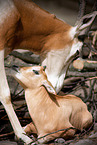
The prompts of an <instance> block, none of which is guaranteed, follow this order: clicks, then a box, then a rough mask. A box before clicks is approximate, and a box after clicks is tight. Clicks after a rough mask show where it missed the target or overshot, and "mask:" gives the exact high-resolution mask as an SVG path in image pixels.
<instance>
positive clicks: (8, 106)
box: [0, 50, 32, 144]
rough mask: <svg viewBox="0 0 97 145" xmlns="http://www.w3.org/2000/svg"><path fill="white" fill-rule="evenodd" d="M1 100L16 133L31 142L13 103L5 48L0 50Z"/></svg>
mask: <svg viewBox="0 0 97 145" xmlns="http://www.w3.org/2000/svg"><path fill="white" fill-rule="evenodd" d="M0 101H1V103H2V104H3V106H4V108H5V110H6V112H7V115H8V117H9V120H10V122H11V125H12V127H13V129H14V133H15V135H16V136H17V137H18V138H20V139H22V140H23V141H24V142H25V143H26V144H28V143H30V142H31V141H32V140H31V139H30V138H29V137H28V136H26V135H25V132H24V130H23V128H22V127H21V125H20V122H19V120H18V118H17V116H16V114H15V112H14V109H13V106H12V103H11V97H10V90H9V87H8V83H7V79H6V74H5V69H4V50H0Z"/></svg>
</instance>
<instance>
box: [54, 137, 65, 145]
mask: <svg viewBox="0 0 97 145" xmlns="http://www.w3.org/2000/svg"><path fill="white" fill-rule="evenodd" d="M54 142H55V143H58V144H63V143H65V140H64V139H63V138H57V139H55V141H54Z"/></svg>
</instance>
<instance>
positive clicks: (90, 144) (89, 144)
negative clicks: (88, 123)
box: [70, 139, 97, 145]
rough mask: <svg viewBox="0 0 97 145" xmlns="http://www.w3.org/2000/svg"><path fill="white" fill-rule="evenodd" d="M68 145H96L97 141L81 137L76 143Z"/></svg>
mask: <svg viewBox="0 0 97 145" xmlns="http://www.w3.org/2000/svg"><path fill="white" fill-rule="evenodd" d="M70 145H97V142H95V141H92V140H90V139H82V140H79V141H78V142H77V143H70Z"/></svg>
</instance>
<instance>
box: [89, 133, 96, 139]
mask: <svg viewBox="0 0 97 145" xmlns="http://www.w3.org/2000/svg"><path fill="white" fill-rule="evenodd" d="M89 138H91V139H95V138H97V132H96V133H94V134H93V135H90V136H89Z"/></svg>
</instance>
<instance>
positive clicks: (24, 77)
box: [12, 66, 56, 94]
mask: <svg viewBox="0 0 97 145" xmlns="http://www.w3.org/2000/svg"><path fill="white" fill-rule="evenodd" d="M45 68H46V67H45V66H44V67H43V66H33V67H21V68H19V67H17V66H13V70H14V73H13V72H12V74H13V76H14V78H15V79H16V80H17V81H18V82H19V83H20V84H21V86H22V87H23V88H24V89H27V88H28V89H36V88H38V87H41V86H44V87H45V88H46V89H47V91H48V92H49V93H53V94H56V91H55V89H54V88H53V86H52V85H51V83H50V82H49V81H48V79H47V75H46V73H45Z"/></svg>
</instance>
